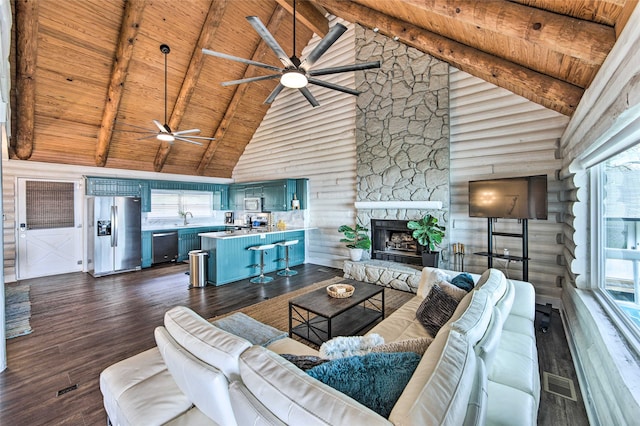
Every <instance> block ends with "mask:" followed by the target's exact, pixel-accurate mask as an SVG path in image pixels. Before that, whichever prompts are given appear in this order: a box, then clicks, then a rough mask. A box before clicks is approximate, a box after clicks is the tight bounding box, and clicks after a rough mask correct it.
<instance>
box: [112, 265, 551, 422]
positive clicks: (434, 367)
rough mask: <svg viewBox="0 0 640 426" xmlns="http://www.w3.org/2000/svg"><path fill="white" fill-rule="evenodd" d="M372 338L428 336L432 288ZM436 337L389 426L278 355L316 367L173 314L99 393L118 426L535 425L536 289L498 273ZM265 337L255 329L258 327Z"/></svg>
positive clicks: (426, 279)
mask: <svg viewBox="0 0 640 426" xmlns="http://www.w3.org/2000/svg"><path fill="white" fill-rule="evenodd" d="M443 273H449V274H450V275H452V276H453V275H455V274H457V273H456V272H451V271H442V270H435V269H432V268H425V269H424V270H423V272H422V276H421V280H420V286H419V288H418V291H417V294H416V296H415V297H414V298H413V299H411V300H409V301H408V302H407V303H406V304H405V305H403V306H402V307H401V308H400V309H398V310H397V311H396V312H394V313H393V314H392V315H390V316H389V317H388V318H386V319H385V320H384V321H382V322H381V323H379V324H378V325H377V326H375V327H374V328H373V329H372V330H370V331H369V333H377V334H379V335H380V336H382V337H384V339H385V342H398V341H404V340H408V339H414V338H423V337H426V336H428V333H427V332H426V330H425V328H424V327H423V326H422V325H421V324H420V322H419V321H418V320H417V319H416V310H417V308H418V306H419V305H420V304H421V302H422V301H423V300H424V298H425V297H426V296H427V295H428V294H429V292H430V291H431V287H432V286H433V285H434V283H437V279H436V278H434V277H438V279H439V277H442V275H443ZM473 278H474V281H476V283H477V284H476V288H475V289H474V290H473V291H470V292H469V293H468V294H467V295H466V296H464V298H463V299H462V300H461V301H460V302H459V304H458V306H457V308H456V310H455V312H454V314H453V316H452V317H451V318H450V319H449V320H448V322H447V323H446V324H445V325H444V326H442V328H440V330H439V331H438V332H437V334H436V336H434V337H435V338H434V340H433V341H432V343H431V344H430V345H429V346H428V348H427V350H426V352H425V353H424V354H423V355H422V358H421V359H420V361H419V364H418V366H417V368H416V370H415V371H414V373H413V375H412V376H411V379H410V380H409V382H408V384H407V386H406V387H405V389H404V391H403V392H402V394H401V395H400V397H399V399H398V400H397V401H396V402H395V405H394V406H393V409H392V410H391V414H390V415H389V417H388V418H385V417H383V416H381V415H379V414H377V413H376V412H374V411H372V410H371V409H369V408H367V407H366V406H365V405H363V404H361V403H359V402H357V401H356V400H354V399H352V398H350V397H349V396H347V395H345V394H343V393H341V392H339V391H337V390H335V389H333V388H331V387H329V386H327V385H325V384H324V383H322V382H320V381H318V380H316V379H314V378H312V377H311V376H309V375H308V374H307V373H305V372H304V371H303V370H301V369H299V368H298V367H296V366H295V365H294V364H292V363H291V362H289V361H287V360H286V359H285V358H283V357H281V356H280V355H279V354H285V353H286V354H298V355H318V352H317V351H315V350H314V349H311V348H309V347H307V346H305V345H303V344H301V343H299V342H297V341H294V340H292V339H290V338H288V337H284V338H281V339H278V340H275V341H273V342H270V343H268V344H267V345H266V346H261V345H255V344H252V343H251V342H249V341H248V340H246V339H244V338H243V337H240V336H237V335H234V334H232V333H229V332H226V331H224V330H222V329H220V328H218V327H216V326H214V325H212V324H211V323H209V322H207V321H206V320H204V319H203V318H201V317H199V316H198V315H197V314H195V313H194V312H193V311H191V310H189V309H187V308H184V307H176V308H173V309H171V310H170V311H168V312H167V313H166V315H165V321H164V327H158V328H157V329H156V331H155V337H156V342H157V345H158V346H157V347H156V348H153V349H150V350H148V351H145V352H143V353H141V354H138V355H136V356H134V357H131V358H128V359H125V360H123V361H121V362H119V363H116V364H114V365H112V366H110V367H108V368H107V369H105V370H104V371H103V372H102V373H101V376H100V389H101V391H102V394H103V396H104V405H105V410H106V412H107V415H108V417H109V421H110V422H111V424H113V425H118V426H120V425H140V424H145V425H155V424H158V425H160V424H168V425H216V424H219V425H236V424H237V425H249V424H252V425H282V424H292V425H343V424H344V425H360V424H367V425H370V426H373V425H378V424H380V425H382V424H385V425H389V424H396V425H482V424H487V425H535V424H536V422H537V410H538V403H539V397H540V380H539V373H538V360H537V350H536V343H535V333H534V315H535V295H534V291H533V287H532V286H531V284H529V283H526V282H522V281H514V280H507V279H506V278H505V277H504V275H503V274H502V273H501V272H500V271H498V270H494V269H490V270H487V271H486V272H485V273H484V274H483V275H482V276H478V275H474V276H473ZM259 326H262V325H260V324H259V323H258V327H259Z"/></svg>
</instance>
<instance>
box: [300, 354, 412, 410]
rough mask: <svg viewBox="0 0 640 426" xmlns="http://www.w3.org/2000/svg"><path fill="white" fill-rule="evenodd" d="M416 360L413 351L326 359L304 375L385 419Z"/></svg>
mask: <svg viewBox="0 0 640 426" xmlns="http://www.w3.org/2000/svg"><path fill="white" fill-rule="evenodd" d="M419 362H420V356H419V355H417V354H415V353H413V352H402V353H370V354H367V355H363V356H352V357H347V358H340V359H336V360H333V361H329V362H326V363H324V364H322V365H319V366H317V367H314V368H312V369H311V370H309V371H307V374H308V375H310V376H311V377H313V378H315V379H318V380H320V381H321V382H322V383H324V384H326V385H329V386H331V387H332V388H334V389H336V390H338V391H340V392H342V393H344V394H346V395H348V396H350V397H351V398H353V399H355V400H356V401H358V402H359V403H361V404H362V405H364V406H366V407H369V408H370V409H372V410H373V411H375V412H376V413H378V414H380V415H381V416H383V417H385V418H387V417H389V414H391V410H392V409H393V406H394V405H395V404H396V401H397V400H398V398H400V395H401V394H402V391H403V390H404V388H405V386H406V385H407V383H408V382H409V379H411V376H412V375H413V372H414V370H415V369H416V367H417V366H418V363H419Z"/></svg>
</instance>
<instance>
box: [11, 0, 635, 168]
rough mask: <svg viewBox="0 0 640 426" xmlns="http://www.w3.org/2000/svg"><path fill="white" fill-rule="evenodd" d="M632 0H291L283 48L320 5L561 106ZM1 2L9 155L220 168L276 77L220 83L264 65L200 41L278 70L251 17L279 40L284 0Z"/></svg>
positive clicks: (247, 134) (234, 157) (317, 26)
mask: <svg viewBox="0 0 640 426" xmlns="http://www.w3.org/2000/svg"><path fill="white" fill-rule="evenodd" d="M636 4H637V0H563V1H557V0H513V1H506V0H485V1H468V0H405V1H401V0H386V1H380V0H355V1H338V0H309V1H306V0H305V1H298V3H297V18H298V19H297V25H296V50H297V52H296V55H297V56H301V53H300V52H301V50H302V48H303V47H304V46H305V45H306V44H307V43H308V41H309V40H310V39H311V37H312V35H313V33H314V32H315V33H317V34H320V35H325V34H326V32H327V31H328V24H327V22H328V21H327V19H326V18H325V15H324V14H325V13H326V12H329V13H331V14H333V15H336V16H338V17H340V18H342V19H344V20H346V21H349V22H356V23H358V24H360V25H362V26H364V27H367V28H370V29H376V31H380V32H381V33H383V34H385V35H388V36H390V37H397V39H398V40H400V41H401V42H404V43H406V44H407V45H410V46H413V47H415V48H417V49H419V50H422V51H424V52H426V53H429V54H431V55H433V56H434V57H437V58H439V59H441V60H444V61H446V62H448V63H450V64H452V65H453V66H456V67H458V68H459V69H461V70H463V71H466V72H468V73H470V74H472V75H475V76H477V77H480V78H482V79H484V80H487V81H489V82H491V83H494V84H496V85H498V86H500V87H504V88H506V89H508V90H510V91H512V92H514V93H516V94H518V95H521V96H523V97H525V98H527V99H529V100H531V101H533V102H536V103H538V104H540V105H543V106H545V107H547V108H549V109H552V110H555V111H558V112H560V113H562V114H565V115H568V116H570V115H571V114H572V113H573V112H574V111H575V108H576V106H577V104H578V102H579V101H580V98H581V97H582V94H583V93H584V90H585V89H586V88H587V87H588V86H589V84H590V83H591V81H592V80H593V78H594V77H595V75H596V73H597V72H598V70H599V68H600V66H601V65H602V63H603V61H604V60H605V58H606V56H607V54H608V53H609V51H610V50H611V48H612V47H613V45H614V44H615V42H616V39H617V38H618V36H619V34H620V32H621V30H622V28H623V27H624V25H625V24H626V22H627V20H628V18H629V16H630V14H631V12H632V11H633V9H634V8H635V6H636ZM13 12H14V23H15V25H14V28H15V32H14V39H13V40H12V54H11V57H10V60H11V64H12V111H13V114H12V115H13V121H12V137H11V141H10V152H9V155H10V157H11V158H13V159H22V160H33V161H43V162H52V163H64V164H75V165H83V166H101V167H111V168H118V169H130V170H140V171H157V172H163V173H177V174H186V175H203V176H213V177H231V173H232V171H233V168H234V166H235V164H236V163H237V161H238V159H239V157H240V155H242V152H243V151H244V148H245V146H246V144H247V143H248V142H249V141H250V140H251V137H252V135H253V134H254V132H255V130H256V129H257V127H258V125H259V124H260V122H261V120H262V118H263V117H264V115H265V113H266V111H267V110H268V106H267V105H264V104H263V101H264V99H266V98H267V96H268V95H269V93H270V92H271V90H273V88H274V87H275V86H276V85H277V80H265V81H259V82H253V83H249V84H242V85H236V86H229V87H223V86H221V85H220V83H221V82H224V81H229V80H237V79H240V78H245V77H250V76H256V75H263V74H265V73H267V72H268V71H266V70H263V69H261V68H256V67H254V66H246V65H244V64H242V63H238V62H234V61H229V60H225V59H220V58H216V57H212V56H208V55H203V54H202V50H201V49H202V48H207V49H211V50H216V51H219V52H224V53H228V54H231V55H234V56H238V57H242V58H251V59H253V60H256V61H260V62H264V63H268V64H272V65H275V66H280V62H279V61H278V59H277V57H276V56H275V55H274V53H273V52H272V51H271V50H270V49H269V48H268V47H267V46H266V45H265V44H264V43H263V42H262V41H261V39H260V37H259V36H258V34H257V33H256V32H255V31H254V30H253V28H252V27H251V26H250V25H249V23H248V22H247V21H246V17H247V16H251V15H253V16H258V17H259V18H260V19H261V20H262V22H263V23H264V24H265V25H266V26H267V28H268V29H269V30H270V32H271V33H272V34H273V35H274V37H275V38H276V40H277V41H278V43H279V44H280V45H281V46H282V48H283V49H284V50H285V52H287V54H290V53H291V52H292V49H293V47H292V44H293V43H292V36H293V25H292V19H291V18H292V15H291V12H292V0H254V1H235V0H188V1H175V0H153V1H150V0H128V1H124V0H120V1H118V0H110V1H103V0H20V1H15V3H14V4H13ZM163 43H164V44H168V45H169V46H170V48H171V52H170V53H169V54H168V55H167V57H166V59H167V63H168V72H167V80H166V87H167V117H166V120H165V108H164V99H165V95H164V87H165V75H164V60H165V56H164V55H163V54H162V52H161V51H160V45H161V44H163ZM285 90H292V89H285ZM310 90H311V91H312V92H313V90H314V89H313V86H312V87H311V89H310ZM344 96H350V95H348V94H345V95H344ZM308 108H311V106H310V105H309V106H308ZM153 119H156V120H158V121H159V122H161V123H165V122H166V123H167V124H168V125H169V127H171V129H173V130H174V131H175V130H184V129H192V128H198V129H200V131H201V132H200V136H206V137H215V138H216V140H215V141H212V142H209V141H203V142H204V143H203V145H202V146H198V145H194V144H190V143H185V142H181V141H176V142H174V143H173V144H169V143H167V142H161V141H159V140H157V139H156V138H155V137H153V135H152V134H151V133H148V132H144V130H142V129H148V130H149V131H154V130H157V129H156V127H155V126H154V124H153V122H152V120H153ZM150 135H151V137H149V136H150Z"/></svg>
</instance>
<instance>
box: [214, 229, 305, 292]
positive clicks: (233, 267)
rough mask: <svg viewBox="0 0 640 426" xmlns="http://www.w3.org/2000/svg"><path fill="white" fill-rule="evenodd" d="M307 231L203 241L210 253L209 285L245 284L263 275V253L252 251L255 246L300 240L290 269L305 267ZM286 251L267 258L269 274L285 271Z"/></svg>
mask: <svg viewBox="0 0 640 426" xmlns="http://www.w3.org/2000/svg"><path fill="white" fill-rule="evenodd" d="M304 239H305V231H304V230H292V231H283V232H267V233H262V234H259V233H250V234H244V235H241V236H238V237H222V238H216V237H202V249H203V250H207V251H208V252H209V261H208V262H209V263H208V266H209V268H208V271H207V281H208V282H209V283H210V284H214V285H222V284H227V283H230V282H234V281H239V280H243V279H246V278H249V277H253V276H256V275H259V274H260V267H259V266H256V264H258V263H260V253H259V252H256V251H253V250H248V248H249V247H251V246H256V245H261V244H270V243H278V242H280V241H289V240H298V244H296V245H293V246H290V247H289V258H290V259H289V266H290V267H292V266H297V265H301V264H303V263H304V261H305V257H304V245H305V243H304ZM282 258H284V247H278V246H276V247H274V248H273V249H271V250H268V252H267V253H266V254H265V256H264V262H265V267H264V271H265V273H275V272H276V271H277V270H280V269H284V268H285V265H284V260H280V259H282Z"/></svg>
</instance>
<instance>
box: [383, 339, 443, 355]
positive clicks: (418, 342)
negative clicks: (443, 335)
mask: <svg viewBox="0 0 640 426" xmlns="http://www.w3.org/2000/svg"><path fill="white" fill-rule="evenodd" d="M431 342H433V337H431V336H427V337H419V338H417V339H407V340H398V341H395V342H390V343H384V344H382V345H378V346H374V347H373V348H371V352H414V353H417V354H418V355H422V354H424V353H425V351H426V350H427V348H428V347H429V345H430V344H431Z"/></svg>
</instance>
